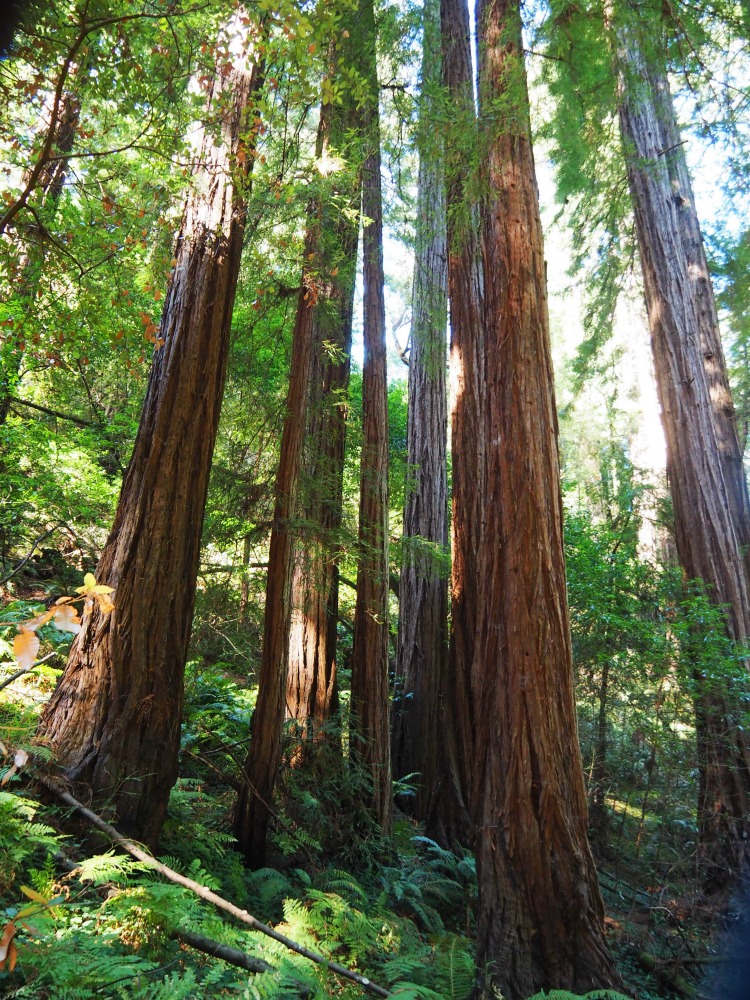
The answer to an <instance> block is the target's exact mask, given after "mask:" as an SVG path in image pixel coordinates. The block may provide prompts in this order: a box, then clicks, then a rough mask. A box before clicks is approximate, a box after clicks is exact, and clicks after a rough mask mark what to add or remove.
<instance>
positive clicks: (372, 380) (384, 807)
mask: <svg viewBox="0 0 750 1000" xmlns="http://www.w3.org/2000/svg"><path fill="white" fill-rule="evenodd" d="M358 21H359V24H358V28H357V31H358V33H359V38H360V55H361V59H362V62H361V67H362V73H363V77H364V79H365V81H366V84H367V87H368V95H367V105H366V108H365V113H364V115H363V119H364V120H363V126H364V127H363V140H364V143H365V148H366V150H367V156H366V159H365V161H364V165H363V170H362V213H363V215H364V217H365V226H364V231H363V234H362V271H363V282H364V323H363V326H364V348H365V357H364V366H363V371H362V458H361V470H360V500H359V561H358V568H357V602H356V605H355V610H354V647H353V649H352V691H351V740H350V743H351V746H352V749H353V750H354V751H355V752H356V753H357V755H358V756H359V759H360V760H361V761H362V764H363V765H364V767H365V769H366V770H367V772H368V773H369V776H370V779H371V782H372V794H371V797H370V805H371V808H372V813H373V816H374V817H375V819H376V821H377V822H378V824H379V825H380V827H381V828H382V830H383V831H384V832H389V831H390V827H391V819H392V813H393V801H392V799H393V797H392V793H391V737H390V729H389V726H390V706H389V691H388V383H387V376H386V346H385V298H384V278H383V205H382V191H381V179H380V127H379V114H378V78H377V65H376V60H375V55H376V53H375V49H376V38H377V36H376V31H375V14H374V10H373V5H372V0H360V6H359V15H358ZM368 220H369V222H368Z"/></svg>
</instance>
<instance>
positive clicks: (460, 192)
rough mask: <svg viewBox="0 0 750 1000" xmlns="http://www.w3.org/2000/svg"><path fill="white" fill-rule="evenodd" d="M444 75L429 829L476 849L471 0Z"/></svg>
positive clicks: (478, 480)
mask: <svg viewBox="0 0 750 1000" xmlns="http://www.w3.org/2000/svg"><path fill="white" fill-rule="evenodd" d="M440 19H441V36H442V79H443V86H444V90H445V94H446V101H447V106H448V112H449V116H450V125H449V128H448V133H447V139H446V143H445V170H446V208H447V241H448V242H447V251H448V291H449V298H450V327H451V347H450V375H451V453H452V467H453V484H452V485H453V489H452V511H453V517H452V522H451V582H450V590H451V614H452V630H451V636H450V650H449V656H448V667H447V676H446V680H445V690H444V693H443V695H442V733H443V736H442V741H441V746H440V758H439V776H438V783H437V790H436V794H435V795H434V796H433V799H432V802H431V803H430V809H429V812H428V815H427V819H426V826H427V833H428V835H429V836H431V837H433V838H434V839H435V840H437V841H438V842H439V843H442V844H444V845H445V846H451V845H455V844H461V845H465V846H471V844H472V843H473V827H472V823H471V820H470V817H469V804H468V803H469V790H470V786H471V768H472V765H473V762H474V759H475V758H474V750H473V739H474V719H473V715H472V707H471V694H470V690H469V678H470V674H471V664H472V661H473V655H474V653H473V650H474V632H475V627H476V617H475V616H476V608H477V594H476V578H477V577H476V563H477V558H478V554H479V552H480V550H481V546H482V532H483V526H484V510H483V507H482V497H483V491H484V477H485V472H484V462H485V457H484V444H483V440H484V325H483V318H482V298H483V278H482V268H481V255H480V248H479V232H478V218H479V215H478V211H477V205H476V204H475V199H476V186H475V185H473V183H472V181H473V179H474V173H475V171H476V156H477V122H476V111H475V107H474V89H473V83H472V77H473V72H472V60H471V34H470V27H469V9H468V6H467V3H466V0H441V5H440Z"/></svg>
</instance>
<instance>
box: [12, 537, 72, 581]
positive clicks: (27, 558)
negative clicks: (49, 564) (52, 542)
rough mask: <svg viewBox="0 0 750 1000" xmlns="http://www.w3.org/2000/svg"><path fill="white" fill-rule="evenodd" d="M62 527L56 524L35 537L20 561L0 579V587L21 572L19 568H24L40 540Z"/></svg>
mask: <svg viewBox="0 0 750 1000" xmlns="http://www.w3.org/2000/svg"><path fill="white" fill-rule="evenodd" d="M64 527H65V525H64V524H56V525H55V526H54V528H50V529H49V531H45V532H44V534H43V535H40V536H39V538H37V539H36V541H35V542H34V544H33V545H32V546H31V548H30V549H29V551H28V552H27V553H26V555H25V556H24V557H23V559H22V560H21V561H20V563H17V565H16V566H14V567H13V569H12V570H11V571H10V573H8V575H7V576H4V577H3V578H2V580H0V587H2V585H3V584H4V583H7V582H8V580H12V579H13V577H14V576H15V575H16V573H20V572H21V570H22V569H23V568H24V566H25V565H26V563H27V562H28V561H29V559H31V557H32V556H33V555H34V552H35V551H36V547H37V545H39V543H40V542H43V541H44V539H45V538H49V536H50V535H53V534H54V533H55V532H56V531H57V529H58V528H64Z"/></svg>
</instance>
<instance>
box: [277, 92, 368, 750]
mask: <svg viewBox="0 0 750 1000" xmlns="http://www.w3.org/2000/svg"><path fill="white" fill-rule="evenodd" d="M343 101H344V106H343V108H342V107H340V106H338V105H337V106H335V107H334V106H333V105H327V106H326V113H327V114H328V115H329V116H330V125H329V126H328V127H327V130H328V132H329V134H328V135H327V136H326V139H325V149H326V150H327V151H329V152H330V151H331V148H333V150H334V151H340V150H341V146H342V144H343V143H344V141H345V137H346V129H347V124H348V122H349V121H350V120H351V119H352V115H353V112H354V109H353V108H352V107H349V105H350V104H352V103H353V102H352V101H351V98H350V97H347V96H344V98H343ZM339 173H341V172H339ZM334 181H335V185H334V186H335V189H336V193H337V194H339V195H342V194H343V195H344V196H348V198H349V200H350V202H351V207H353V208H356V207H357V206H358V204H359V197H358V195H359V190H358V189H359V182H358V180H357V179H355V178H353V177H352V176H351V175H350V173H349V172H348V171H347V174H346V175H345V176H344V177H343V178H338V177H336V176H334ZM334 213H335V214H334ZM358 235H359V234H358V231H357V227H356V225H353V224H352V222H351V221H350V220H348V219H346V218H344V217H342V216H341V215H340V213H339V212H337V211H336V210H335V209H334V208H333V206H332V205H330V204H329V205H325V204H324V205H323V206H322V212H321V238H320V261H321V265H322V269H323V274H322V275H321V278H320V279H319V280H318V284H317V295H318V303H317V306H316V308H315V312H314V317H313V331H312V339H313V357H312V373H311V377H310V387H309V401H308V409H307V431H306V435H305V447H304V454H303V469H302V486H301V494H302V496H301V499H300V504H299V512H300V516H301V518H302V520H303V521H304V530H303V531H302V533H301V534H300V537H299V538H298V539H297V540H296V543H295V562H294V574H293V578H292V592H291V601H292V624H291V632H290V639H289V674H288V680H287V691H286V713H287V718H290V719H296V720H297V721H298V722H299V723H300V730H299V733H300V736H301V737H302V738H307V737H309V736H312V737H316V736H317V735H318V734H319V733H320V730H321V727H322V726H324V725H325V723H326V722H327V721H328V720H329V719H330V718H331V716H332V715H334V714H335V712H336V711H337V707H338V692H337V685H336V634H337V624H338V565H337V562H336V545H337V533H338V531H339V529H340V528H341V518H342V498H343V488H344V449H345V445H346V413H347V396H348V390H349V370H350V363H351V341H352V316H353V305H354V280H355V271H356V260H357V240H358ZM332 271H337V273H336V274H332V273H331V272H332Z"/></svg>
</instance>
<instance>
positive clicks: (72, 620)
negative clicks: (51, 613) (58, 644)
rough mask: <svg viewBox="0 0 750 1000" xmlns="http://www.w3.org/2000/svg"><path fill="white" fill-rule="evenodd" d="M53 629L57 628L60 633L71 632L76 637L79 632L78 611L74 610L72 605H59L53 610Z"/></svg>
mask: <svg viewBox="0 0 750 1000" xmlns="http://www.w3.org/2000/svg"><path fill="white" fill-rule="evenodd" d="M55 627H56V628H59V629H60V631H61V632H72V633H73V635H78V633H79V632H80V631H81V619H80V617H79V615H78V609H77V608H74V607H73V605H72V604H61V605H60V606H59V607H57V608H55Z"/></svg>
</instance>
